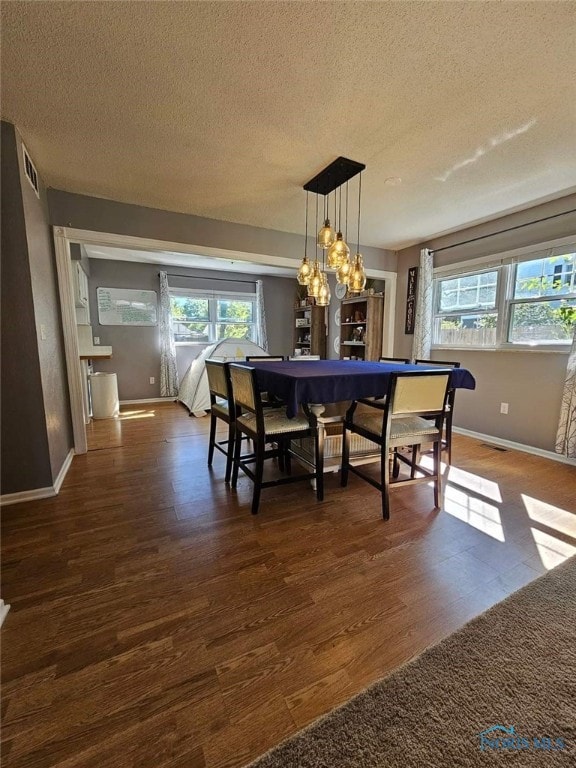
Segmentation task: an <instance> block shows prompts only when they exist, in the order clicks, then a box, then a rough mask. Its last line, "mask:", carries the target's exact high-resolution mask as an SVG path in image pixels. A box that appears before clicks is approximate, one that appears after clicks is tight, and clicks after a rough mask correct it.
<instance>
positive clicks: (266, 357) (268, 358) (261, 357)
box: [246, 355, 284, 363]
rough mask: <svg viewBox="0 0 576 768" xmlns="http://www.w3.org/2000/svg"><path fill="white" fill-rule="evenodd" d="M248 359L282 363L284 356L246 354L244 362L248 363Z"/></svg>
mask: <svg viewBox="0 0 576 768" xmlns="http://www.w3.org/2000/svg"><path fill="white" fill-rule="evenodd" d="M250 360H263V361H264V362H266V363H283V362H284V356H283V355H246V362H247V363H249V362H250Z"/></svg>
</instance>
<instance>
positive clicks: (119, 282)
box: [89, 259, 295, 400]
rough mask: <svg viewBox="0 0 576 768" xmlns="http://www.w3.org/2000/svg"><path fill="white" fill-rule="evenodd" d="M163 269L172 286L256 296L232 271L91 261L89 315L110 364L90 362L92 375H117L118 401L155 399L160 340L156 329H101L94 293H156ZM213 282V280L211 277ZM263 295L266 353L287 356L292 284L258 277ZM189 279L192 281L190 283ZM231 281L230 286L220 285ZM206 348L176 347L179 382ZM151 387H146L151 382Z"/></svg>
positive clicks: (246, 277) (290, 337)
mask: <svg viewBox="0 0 576 768" xmlns="http://www.w3.org/2000/svg"><path fill="white" fill-rule="evenodd" d="M160 269H162V270H165V271H167V272H168V274H169V275H170V274H172V275H179V276H180V275H185V276H186V277H176V276H173V277H169V278H168V279H169V282H170V285H171V286H174V287H182V288H194V287H196V288H204V289H211V288H214V289H215V290H241V291H246V292H248V293H251V292H255V286H254V283H251V284H247V283H246V282H244V281H246V280H248V281H252V279H254V280H255V279H257V277H258V276H254V278H252V276H251V275H245V274H239V273H234V272H217V273H215V272H210V271H208V270H194V269H186V268H183V267H177V268H176V267H175V268H170V267H159V266H158V265H155V264H137V263H134V262H127V261H107V260H105V259H90V278H89V287H90V315H91V322H92V332H93V335H94V336H99V337H100V344H101V345H110V346H111V347H112V354H113V357H112V358H111V359H110V360H100V361H97V362H96V361H95V362H94V370H95V371H104V372H114V373H117V375H118V392H119V395H120V399H121V400H140V399H145V398H152V397H160V337H159V329H158V326H154V327H152V326H118V325H100V324H99V322H98V306H97V301H96V289H97V288H98V287H105V288H139V289H142V290H151V291H156V293H158V272H159V270H160ZM214 277H216V278H218V279H217V280H214V279H213V278H214ZM261 277H262V281H263V290H264V308H265V312H266V326H267V332H268V347H269V350H270V352H271V353H275V354H282V355H287V354H290V352H291V348H292V321H293V312H292V308H293V306H294V298H295V281H294V280H292V279H289V278H283V277H266V276H264V275H262V276H261ZM191 278H192V279H191ZM223 278H230V282H222V279H223ZM204 348H205V345H198V346H196V345H194V346H185V347H180V346H179V347H177V353H176V354H177V359H178V372H179V375H180V377H182V376H183V375H184V374H185V373H186V371H187V370H188V366H189V365H190V362H191V361H192V360H193V359H194V358H195V357H196V356H197V355H198V354H200V352H201V351H202V350H203V349H204ZM151 376H153V377H154V378H155V380H156V381H155V384H150V383H149V381H150V377H151Z"/></svg>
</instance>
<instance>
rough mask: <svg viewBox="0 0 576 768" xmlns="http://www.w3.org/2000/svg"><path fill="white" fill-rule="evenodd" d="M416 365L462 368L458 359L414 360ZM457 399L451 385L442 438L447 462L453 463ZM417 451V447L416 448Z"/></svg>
mask: <svg viewBox="0 0 576 768" xmlns="http://www.w3.org/2000/svg"><path fill="white" fill-rule="evenodd" d="M414 364H415V365H433V366H435V367H436V368H460V363H459V362H458V361H457V360H422V359H416V360H414ZM455 399H456V390H455V389H454V387H450V389H449V390H448V398H447V400H446V415H445V417H444V438H443V440H442V449H443V450H445V451H446V456H447V464H448V466H450V464H452V419H453V417H454V402H455ZM416 452H417V449H416Z"/></svg>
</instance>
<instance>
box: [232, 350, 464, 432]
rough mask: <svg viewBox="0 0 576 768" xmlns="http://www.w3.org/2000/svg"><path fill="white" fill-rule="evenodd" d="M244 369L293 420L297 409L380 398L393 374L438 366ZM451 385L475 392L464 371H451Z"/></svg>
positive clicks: (337, 363) (289, 364) (328, 363)
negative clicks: (250, 371)
mask: <svg viewBox="0 0 576 768" xmlns="http://www.w3.org/2000/svg"><path fill="white" fill-rule="evenodd" d="M247 365H250V366H251V367H253V368H254V369H255V371H256V379H257V382H258V387H259V388H260V390H262V391H265V392H268V393H269V394H272V395H275V396H276V397H279V398H281V399H282V400H284V401H285V403H286V413H287V415H288V416H289V417H290V418H292V417H293V416H295V415H296V414H297V413H298V408H299V406H300V405H304V404H307V403H339V402H342V401H343V400H356V399H358V398H359V397H382V396H383V395H385V394H386V391H387V389H388V381H389V379H390V374H391V373H393V372H395V371H422V370H425V369H426V368H427V367H429V368H430V370H434V371H437V370H438V366H426V365H404V364H401V363H372V362H364V361H362V360H309V361H302V362H300V361H299V360H290V361H284V362H271V363H268V362H266V361H265V360H252V361H250V362H249V363H247ZM450 384H451V386H452V387H454V388H455V389H458V388H461V389H475V388H476V382H475V380H474V377H473V376H472V374H471V373H470V371H468V370H467V369H466V368H453V369H452V374H451V379H450Z"/></svg>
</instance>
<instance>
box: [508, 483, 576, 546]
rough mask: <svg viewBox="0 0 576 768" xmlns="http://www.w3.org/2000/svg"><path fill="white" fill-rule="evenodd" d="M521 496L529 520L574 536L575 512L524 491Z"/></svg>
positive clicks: (575, 526) (575, 527)
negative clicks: (528, 494)
mask: <svg viewBox="0 0 576 768" xmlns="http://www.w3.org/2000/svg"><path fill="white" fill-rule="evenodd" d="M521 496H522V501H523V502H524V506H525V507H526V511H527V512H528V516H529V517H530V519H531V520H534V521H535V522H537V523H542V525H545V526H547V527H548V528H554V530H555V531H558V532H559V533H564V534H566V535H567V536H574V537H575V538H576V514H573V513H572V512H568V511H567V510H565V509H562V508H561V507H555V506H553V505H552V504H547V503H546V502H545V501H540V499H535V498H533V497H532V496H527V495H526V494H524V493H523V494H521Z"/></svg>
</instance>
